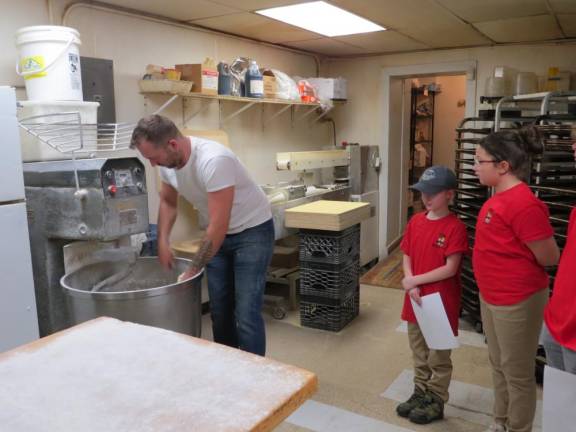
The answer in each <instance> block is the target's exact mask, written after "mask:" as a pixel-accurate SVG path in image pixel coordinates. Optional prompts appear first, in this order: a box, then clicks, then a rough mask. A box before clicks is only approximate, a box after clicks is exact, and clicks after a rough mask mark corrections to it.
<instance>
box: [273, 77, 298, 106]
mask: <svg viewBox="0 0 576 432" xmlns="http://www.w3.org/2000/svg"><path fill="white" fill-rule="evenodd" d="M270 70H271V71H272V73H273V74H274V77H276V98H277V99H286V100H300V92H299V91H298V85H297V84H296V81H294V80H293V79H292V78H290V77H289V76H288V75H287V74H285V73H284V72H282V71H279V70H277V69H270Z"/></svg>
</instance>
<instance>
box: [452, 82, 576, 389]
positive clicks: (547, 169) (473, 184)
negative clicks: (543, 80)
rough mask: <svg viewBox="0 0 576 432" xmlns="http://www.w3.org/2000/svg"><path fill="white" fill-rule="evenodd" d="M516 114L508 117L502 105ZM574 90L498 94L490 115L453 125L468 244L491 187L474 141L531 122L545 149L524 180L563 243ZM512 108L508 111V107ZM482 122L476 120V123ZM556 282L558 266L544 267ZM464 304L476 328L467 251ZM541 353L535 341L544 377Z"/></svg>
mask: <svg viewBox="0 0 576 432" xmlns="http://www.w3.org/2000/svg"><path fill="white" fill-rule="evenodd" d="M511 105H512V107H513V108H515V109H514V110H513V111H512V112H514V113H518V112H519V111H520V112H521V115H520V116H517V114H516V116H515V117H507V114H506V109H505V108H508V109H510V106H511ZM503 108H504V109H503ZM574 108H576V92H547V93H538V94H532V95H521V96H514V97H505V98H501V99H499V100H498V101H497V103H496V109H495V110H494V113H493V117H492V118H486V117H482V118H479V117H477V118H467V119H464V120H463V121H462V122H461V124H460V126H459V127H458V129H457V140H456V142H457V148H456V165H455V166H456V174H457V178H458V188H457V190H456V196H455V199H454V206H453V210H454V212H455V213H456V214H457V215H458V216H459V217H460V218H461V220H462V221H463V222H464V223H465V224H466V227H467V229H468V235H469V240H470V245H471V247H473V244H474V232H475V226H476V220H477V215H478V211H479V210H480V208H481V206H482V204H483V203H484V201H485V200H486V199H488V198H489V197H490V196H491V195H492V193H493V191H491V190H490V189H489V188H486V187H484V186H482V185H480V184H479V182H478V180H477V178H476V177H475V176H474V172H473V165H474V161H473V157H474V151H475V147H476V145H477V144H478V143H479V142H480V140H481V139H482V137H483V136H486V135H487V134H488V133H490V132H492V131H498V130H505V129H514V128H518V127H521V126H523V125H527V124H532V125H535V126H536V128H537V129H539V131H540V133H541V135H542V138H543V144H544V151H543V153H542V154H541V155H539V156H538V157H534V158H533V159H532V161H531V170H530V175H529V178H527V179H526V180H527V182H528V184H529V185H530V187H531V189H532V190H533V191H534V193H535V194H536V195H537V196H538V197H539V198H540V199H541V200H542V201H544V203H545V204H546V205H547V206H548V208H549V210H550V222H551V224H552V227H553V228H554V232H555V238H556V241H557V242H558V245H559V246H560V248H561V249H562V248H563V247H564V244H565V242H566V234H567V228H568V218H569V215H570V212H571V210H572V208H574V206H575V205H576V166H575V164H574V155H573V152H572V149H571V144H572V142H573V140H574V133H573V132H572V130H573V129H574V128H575V127H576V110H575V109H574ZM509 112H510V111H509ZM478 125H480V126H478ZM547 270H548V273H549V275H550V279H551V283H550V285H551V287H553V286H554V276H555V273H556V267H552V268H549V269H547ZM462 286H463V290H462V310H463V313H464V314H465V315H466V316H467V317H468V318H470V319H471V320H472V322H473V324H475V327H476V329H477V330H478V331H481V330H482V318H481V316H480V303H479V297H478V287H477V285H476V282H475V279H474V274H473V272H472V267H471V262H470V257H469V256H466V257H464V259H463V264H462ZM545 362H546V360H545V355H544V350H543V349H542V347H539V349H538V353H537V356H536V375H537V378H538V379H539V381H541V379H542V373H543V367H544V364H545Z"/></svg>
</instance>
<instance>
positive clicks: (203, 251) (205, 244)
mask: <svg viewBox="0 0 576 432" xmlns="http://www.w3.org/2000/svg"><path fill="white" fill-rule="evenodd" d="M210 258H212V240H210V239H209V238H206V237H204V238H203V239H202V242H201V243H200V248H199V249H198V252H196V254H195V255H194V256H193V257H192V264H191V265H190V267H192V268H193V269H196V270H198V271H199V270H201V269H202V268H204V266H205V265H206V264H207V263H208V261H210Z"/></svg>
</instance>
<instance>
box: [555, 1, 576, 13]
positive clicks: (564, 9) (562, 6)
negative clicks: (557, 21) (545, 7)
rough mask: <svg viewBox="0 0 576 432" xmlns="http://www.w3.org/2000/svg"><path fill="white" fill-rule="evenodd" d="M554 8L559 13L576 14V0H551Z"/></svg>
mask: <svg viewBox="0 0 576 432" xmlns="http://www.w3.org/2000/svg"><path fill="white" fill-rule="evenodd" d="M549 1H550V5H551V6H552V9H553V10H554V12H556V13H557V14H576V1H574V0H549Z"/></svg>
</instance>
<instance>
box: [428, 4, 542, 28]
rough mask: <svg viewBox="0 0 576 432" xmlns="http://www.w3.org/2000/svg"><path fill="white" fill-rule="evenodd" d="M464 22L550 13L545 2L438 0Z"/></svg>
mask: <svg viewBox="0 0 576 432" xmlns="http://www.w3.org/2000/svg"><path fill="white" fill-rule="evenodd" d="M437 1H438V2H439V3H440V4H442V5H443V6H445V7H446V8H448V9H449V10H450V11H451V12H453V13H454V14H456V15H458V16H459V17H460V18H463V19H464V20H466V21H468V22H471V23H476V22H481V21H496V20H499V19H505V18H521V17H526V16H531V15H543V14H547V13H548V9H547V8H546V3H545V1H544V0H480V1H478V0H437Z"/></svg>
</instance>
